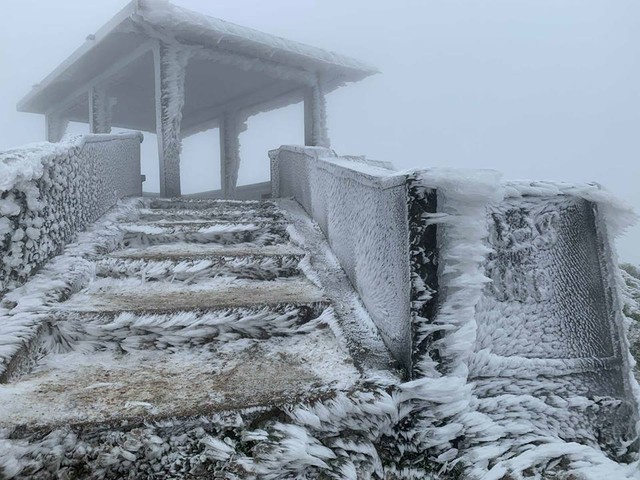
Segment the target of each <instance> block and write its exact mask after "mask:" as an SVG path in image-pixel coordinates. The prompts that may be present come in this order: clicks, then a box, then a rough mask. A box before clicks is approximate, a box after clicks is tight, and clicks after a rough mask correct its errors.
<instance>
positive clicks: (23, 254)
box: [0, 134, 143, 293]
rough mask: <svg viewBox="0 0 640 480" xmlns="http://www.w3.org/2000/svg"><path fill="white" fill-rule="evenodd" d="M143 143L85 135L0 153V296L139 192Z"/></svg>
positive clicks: (137, 137) (134, 139)
mask: <svg viewBox="0 0 640 480" xmlns="http://www.w3.org/2000/svg"><path fill="white" fill-rule="evenodd" d="M142 138H143V137H142V135H141V134H126V135H85V136H82V137H76V138H72V139H68V140H66V141H63V142H61V143H55V144H54V143H40V144H33V145H29V146H25V147H22V148H17V149H13V150H8V151H4V152H0V293H2V292H3V291H5V290H6V289H7V288H9V287H10V286H12V285H15V284H20V283H22V282H24V281H25V280H26V279H27V278H28V277H29V276H30V275H31V274H32V273H34V271H36V270H37V269H38V268H39V267H40V266H42V265H43V264H44V263H45V262H46V261H47V260H48V259H49V258H51V257H52V256H53V255H55V254H57V253H59V252H60V251H61V250H62V248H63V247H64V245H65V244H66V243H68V242H69V241H71V240H72V239H73V238H74V236H75V235H76V233H77V232H78V231H80V230H83V229H84V228H85V227H86V226H87V224H89V223H90V222H93V221H94V220H96V219H97V218H98V217H100V216H101V215H102V214H104V213H105V212H106V211H107V210H108V209H109V208H111V207H112V206H113V205H114V204H115V203H116V202H117V201H118V199H119V198H122V197H126V196H136V195H138V196H139V195H142V179H141V174H140V143H141V141H142Z"/></svg>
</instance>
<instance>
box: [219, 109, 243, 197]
mask: <svg viewBox="0 0 640 480" xmlns="http://www.w3.org/2000/svg"><path fill="white" fill-rule="evenodd" d="M246 120H247V119H246V117H245V116H242V115H240V114H238V113H237V112H226V113H225V114H224V115H223V116H222V118H221V119H220V183H221V187H222V197H223V198H234V197H235V193H236V186H237V185H238V170H239V169H240V134H241V133H242V132H244V131H245V130H246V129H247V124H246Z"/></svg>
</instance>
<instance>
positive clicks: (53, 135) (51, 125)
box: [46, 113, 69, 143]
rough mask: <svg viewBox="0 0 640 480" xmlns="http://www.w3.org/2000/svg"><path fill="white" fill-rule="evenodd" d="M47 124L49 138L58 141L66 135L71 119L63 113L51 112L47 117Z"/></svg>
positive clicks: (51, 140) (50, 140)
mask: <svg viewBox="0 0 640 480" xmlns="http://www.w3.org/2000/svg"><path fill="white" fill-rule="evenodd" d="M46 124H47V140H48V141H49V142H54V143H57V142H60V141H61V140H62V137H64V134H65V132H66V131H67V127H68V126H69V119H68V118H66V117H65V116H63V115H60V114H56V113H51V114H49V115H47V117H46Z"/></svg>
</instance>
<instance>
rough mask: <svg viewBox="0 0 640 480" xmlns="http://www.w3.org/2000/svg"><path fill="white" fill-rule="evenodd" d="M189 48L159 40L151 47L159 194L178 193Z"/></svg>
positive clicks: (173, 194)
mask: <svg viewBox="0 0 640 480" xmlns="http://www.w3.org/2000/svg"><path fill="white" fill-rule="evenodd" d="M190 54H191V50H189V49H187V48H185V47H182V46H180V45H169V44H165V43H160V44H159V45H158V46H157V48H155V49H154V60H155V62H154V63H155V76H156V134H157V137H158V156H159V161H160V196H161V197H178V196H180V152H181V150H182V138H181V135H180V127H181V123H182V108H183V107H184V81H185V72H186V67H187V63H188V62H189V56H190Z"/></svg>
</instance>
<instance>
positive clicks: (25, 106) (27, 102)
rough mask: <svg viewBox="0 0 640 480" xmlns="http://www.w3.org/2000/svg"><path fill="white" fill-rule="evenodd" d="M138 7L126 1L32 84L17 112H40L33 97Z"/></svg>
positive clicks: (133, 2) (134, 3) (136, 4)
mask: <svg viewBox="0 0 640 480" xmlns="http://www.w3.org/2000/svg"><path fill="white" fill-rule="evenodd" d="M137 8H138V2H137V0H133V1H132V2H130V3H128V4H127V5H126V6H125V7H124V8H123V9H122V10H120V12H118V13H117V14H116V15H115V16H114V17H113V18H112V19H111V20H109V22H107V23H106V24H105V25H103V26H102V27H101V28H100V29H99V30H98V31H97V32H96V33H95V34H94V35H90V36H88V37H87V40H86V41H85V42H84V43H83V44H82V45H81V46H80V47H79V48H78V49H76V50H75V51H74V52H73V53H72V54H71V55H70V56H69V57H67V59H66V60H64V61H63V62H62V63H61V64H60V65H58V66H57V67H56V68H55V70H53V71H52V72H51V73H50V74H49V75H47V76H46V77H45V79H44V80H42V81H41V82H40V83H38V84H36V85H34V86H33V87H32V89H31V91H30V92H29V93H28V94H27V95H25V96H24V97H23V98H22V99H21V100H20V101H19V102H18V104H17V110H18V112H24V113H42V112H41V111H39V110H37V109H35V108H34V107H33V105H32V103H33V101H34V99H35V98H36V97H37V96H38V95H39V94H41V93H42V91H43V90H44V89H45V88H47V87H48V86H49V85H51V84H52V83H53V82H54V81H55V80H56V79H57V78H59V77H60V76H61V75H62V74H63V73H64V72H65V71H66V70H68V69H69V68H70V67H71V66H72V65H73V64H74V63H76V62H77V61H78V60H79V59H80V58H82V57H83V56H84V55H86V54H87V53H88V52H90V51H91V50H92V49H93V48H95V47H96V45H98V44H99V43H100V42H102V41H103V40H104V39H105V38H106V37H107V36H108V35H109V34H110V33H112V32H113V31H114V30H115V29H116V28H118V26H119V25H120V24H122V23H123V22H124V21H126V20H127V19H128V18H130V17H131V16H132V15H133V14H134V13H135V12H136V11H137Z"/></svg>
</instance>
